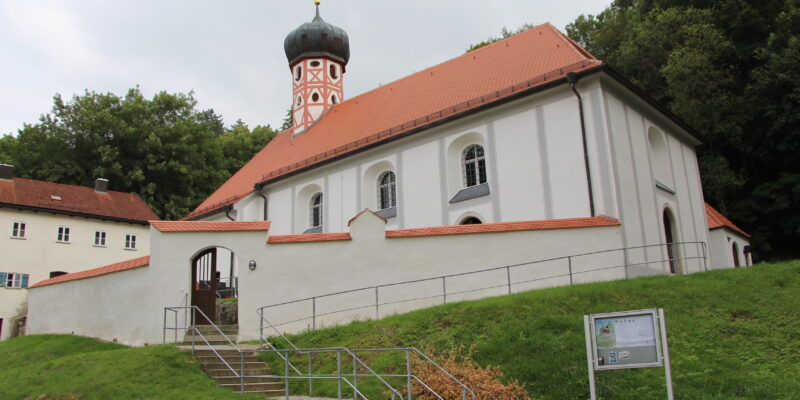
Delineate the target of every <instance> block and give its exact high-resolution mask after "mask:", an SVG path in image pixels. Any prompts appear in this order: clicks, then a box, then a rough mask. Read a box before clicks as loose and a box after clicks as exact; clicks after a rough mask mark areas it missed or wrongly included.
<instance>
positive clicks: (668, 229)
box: [664, 209, 678, 274]
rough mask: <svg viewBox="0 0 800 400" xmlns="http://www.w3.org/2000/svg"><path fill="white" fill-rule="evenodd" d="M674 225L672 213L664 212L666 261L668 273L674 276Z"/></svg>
mask: <svg viewBox="0 0 800 400" xmlns="http://www.w3.org/2000/svg"><path fill="white" fill-rule="evenodd" d="M673 229H674V223H673V220H672V213H671V212H670V211H669V210H668V209H665V210H664V237H665V238H666V241H667V244H666V246H667V259H668V260H669V272H670V273H671V274H674V273H675V272H676V271H677V268H676V263H677V260H676V258H677V255H678V252H677V249H676V248H675V234H674V230H673Z"/></svg>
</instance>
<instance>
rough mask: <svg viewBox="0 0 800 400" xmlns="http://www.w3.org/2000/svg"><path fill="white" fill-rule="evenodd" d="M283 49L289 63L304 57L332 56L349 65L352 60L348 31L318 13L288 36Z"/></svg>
mask: <svg viewBox="0 0 800 400" xmlns="http://www.w3.org/2000/svg"><path fill="white" fill-rule="evenodd" d="M283 50H284V51H285V52H286V58H287V59H288V60H289V65H292V64H294V63H295V62H297V61H299V60H300V59H302V58H308V57H330V58H332V59H334V60H336V61H339V62H341V63H342V64H343V65H347V62H348V61H349V60H350V39H348V37H347V32H345V31H344V29H342V28H339V27H338V26H334V25H331V24H329V23H327V22H325V20H323V19H322V17H320V16H319V6H318V7H317V15H316V16H315V17H314V19H313V20H312V21H311V22H306V23H305V24H303V25H300V27H298V28H297V29H295V30H293V31H292V32H290V33H289V34H288V35H287V36H286V40H284V42H283Z"/></svg>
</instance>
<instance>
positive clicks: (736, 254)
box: [731, 242, 742, 268]
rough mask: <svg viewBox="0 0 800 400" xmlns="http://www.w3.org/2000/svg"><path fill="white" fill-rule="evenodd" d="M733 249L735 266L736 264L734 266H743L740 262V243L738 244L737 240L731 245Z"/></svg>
mask: <svg viewBox="0 0 800 400" xmlns="http://www.w3.org/2000/svg"><path fill="white" fill-rule="evenodd" d="M731 251H733V266H734V268H739V267H741V266H742V265H741V264H739V245H737V244H736V242H733V245H731Z"/></svg>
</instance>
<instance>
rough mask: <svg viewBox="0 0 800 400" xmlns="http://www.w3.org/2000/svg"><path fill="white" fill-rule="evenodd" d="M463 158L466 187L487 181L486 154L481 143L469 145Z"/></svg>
mask: <svg viewBox="0 0 800 400" xmlns="http://www.w3.org/2000/svg"><path fill="white" fill-rule="evenodd" d="M462 160H463V167H464V186H465V187H471V186H476V185H480V184H483V183H486V155H485V152H484V150H483V147H482V146H481V145H477V144H473V145H471V146H469V147H467V148H466V149H465V150H464V156H463V157H462Z"/></svg>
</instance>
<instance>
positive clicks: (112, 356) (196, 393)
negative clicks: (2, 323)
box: [0, 335, 263, 400]
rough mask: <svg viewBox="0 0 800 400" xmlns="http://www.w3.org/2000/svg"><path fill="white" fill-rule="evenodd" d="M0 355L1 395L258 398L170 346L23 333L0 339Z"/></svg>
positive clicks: (83, 399)
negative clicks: (221, 381) (222, 383)
mask: <svg viewBox="0 0 800 400" xmlns="http://www.w3.org/2000/svg"><path fill="white" fill-rule="evenodd" d="M0 360H3V362H2V363H0V398H2V399H36V398H40V396H47V397H45V398H53V399H61V398H63V399H67V398H70V399H71V398H74V399H82V400H90V399H258V398H261V399H263V397H258V396H255V395H247V396H244V397H242V395H238V394H235V393H233V392H232V391H230V390H227V389H223V388H220V387H219V386H217V385H216V383H215V382H214V381H213V380H211V378H209V377H208V376H207V375H206V374H205V372H203V371H202V370H201V369H200V366H199V364H198V363H197V361H195V360H194V358H193V357H192V355H191V352H188V351H180V350H177V349H176V348H175V347H174V346H151V347H144V348H128V347H125V346H122V345H117V344H113V343H103V342H98V341H96V340H93V339H88V338H83V337H77V336H68V335H41V336H26V337H21V338H16V339H10V340H6V341H4V342H2V343H0Z"/></svg>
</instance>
